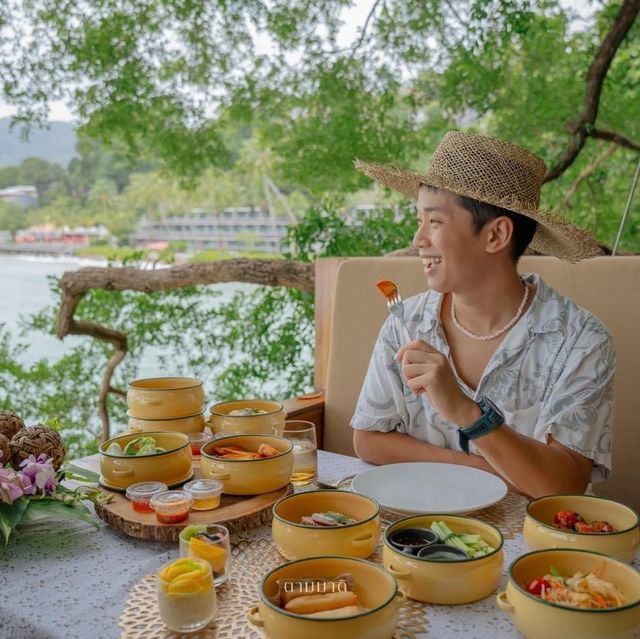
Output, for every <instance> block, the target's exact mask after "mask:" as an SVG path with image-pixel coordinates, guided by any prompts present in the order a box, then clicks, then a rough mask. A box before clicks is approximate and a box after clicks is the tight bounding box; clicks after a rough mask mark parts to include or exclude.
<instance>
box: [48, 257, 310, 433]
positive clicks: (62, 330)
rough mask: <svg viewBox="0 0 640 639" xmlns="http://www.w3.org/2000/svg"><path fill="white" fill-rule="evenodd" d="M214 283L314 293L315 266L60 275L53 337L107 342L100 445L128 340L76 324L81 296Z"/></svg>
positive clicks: (270, 263) (230, 265)
mask: <svg viewBox="0 0 640 639" xmlns="http://www.w3.org/2000/svg"><path fill="white" fill-rule="evenodd" d="M219 282H249V283H252V284H264V285H267V286H286V287H288V288H297V289H300V290H302V291H306V292H309V293H313V291H314V285H315V274H314V265H313V264H312V263H306V262H296V261H293V260H260V259H247V258H238V259H235V260H220V261H217V262H202V263H199V264H185V265H182V266H174V267H172V268H167V269H161V270H157V271H155V270H154V271H146V270H142V269H137V268H94V267H89V268H81V269H78V270H77V271H72V272H68V273H65V274H64V275H63V276H62V278H61V280H60V288H61V290H62V302H61V304H60V310H59V312H58V322H57V327H56V333H57V335H58V337H59V338H60V339H62V338H63V337H65V336H66V335H88V336H89V337H94V338H96V339H100V340H103V341H105V342H109V343H110V344H112V345H113V347H114V352H113V355H112V356H111V358H110V359H109V361H108V362H107V366H106V368H105V371H104V375H103V377H102V384H101V386H100V395H99V398H98V412H99V414H100V419H101V420H102V433H101V438H102V441H106V440H107V439H109V436H110V424H109V413H108V411H107V396H108V394H109V393H110V392H112V393H116V394H117V395H119V396H121V397H124V396H126V394H125V392H124V391H122V390H120V389H117V388H114V387H113V386H111V379H112V377H113V374H114V372H115V369H116V368H117V366H118V364H120V362H122V360H123V359H124V358H125V356H126V354H127V351H128V345H127V336H126V334H125V333H122V332H121V331H117V330H115V329H112V328H109V327H107V326H101V325H100V324H96V323H95V322H87V321H84V320H77V319H75V318H74V314H75V312H76V309H77V307H78V304H79V303H80V300H81V299H82V297H83V295H84V294H85V293H86V292H87V291H89V290H90V289H94V288H98V289H103V290H107V291H125V290H128V291H141V292H144V293H151V292H153V291H168V290H172V289H176V288H181V287H184V286H193V285H196V284H214V283H219Z"/></svg>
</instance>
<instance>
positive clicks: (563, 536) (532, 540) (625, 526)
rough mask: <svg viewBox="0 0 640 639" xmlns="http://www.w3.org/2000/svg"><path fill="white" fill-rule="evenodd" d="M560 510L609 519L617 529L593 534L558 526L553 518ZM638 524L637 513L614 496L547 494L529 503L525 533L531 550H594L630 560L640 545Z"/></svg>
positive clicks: (584, 516) (525, 520) (600, 519)
mask: <svg viewBox="0 0 640 639" xmlns="http://www.w3.org/2000/svg"><path fill="white" fill-rule="evenodd" d="M561 510H569V511H572V512H576V513H578V514H579V515H580V516H581V517H582V518H583V519H584V520H585V521H587V522H593V521H607V522H608V523H610V524H611V525H612V526H613V527H614V528H615V529H616V531H617V532H613V533H600V534H594V533H579V532H574V531H572V530H564V529H561V528H556V527H555V526H554V524H553V520H554V517H555V515H556V513H557V512H558V511H561ZM638 524H639V520H638V513H636V512H635V511H634V510H633V509H631V508H629V507H628V506H625V505H624V504H620V503H618V502H615V501H612V500H611V499H604V498H602V497H594V496H591V495H548V496H546V497H540V498H539V499H534V500H533V501H532V502H530V503H529V505H528V506H527V512H526V515H525V518H524V525H523V528H522V534H523V536H524V539H525V541H526V542H527V546H529V548H530V549H531V550H542V549H544V548H574V549H576V550H592V551H594V552H601V553H604V554H605V555H611V556H612V557H617V558H618V559H622V560H624V561H629V562H631V561H633V560H634V558H635V556H636V553H637V552H638V546H639V545H640V527H639V526H638Z"/></svg>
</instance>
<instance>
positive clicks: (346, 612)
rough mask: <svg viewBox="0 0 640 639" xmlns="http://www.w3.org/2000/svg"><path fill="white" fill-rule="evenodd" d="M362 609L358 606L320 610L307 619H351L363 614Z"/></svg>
mask: <svg viewBox="0 0 640 639" xmlns="http://www.w3.org/2000/svg"><path fill="white" fill-rule="evenodd" d="M364 611H365V609H364V608H360V606H344V607H343V608H334V609H333V610H321V611H320V612H312V613H310V614H308V615H307V617H315V618H316V619H339V618H340V617H353V615H359V614H360V613H361V612H364Z"/></svg>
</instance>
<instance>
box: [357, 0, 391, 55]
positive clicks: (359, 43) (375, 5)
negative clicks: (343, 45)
mask: <svg viewBox="0 0 640 639" xmlns="http://www.w3.org/2000/svg"><path fill="white" fill-rule="evenodd" d="M381 1H382V2H384V0H375V2H374V3H373V6H372V7H371V10H370V11H369V14H368V15H367V19H366V20H365V21H364V24H363V25H362V33H360V37H359V38H358V41H357V42H356V43H355V44H354V45H353V46H352V47H351V55H350V56H349V60H353V56H354V55H355V54H356V51H357V50H358V49H359V48H360V47H361V46H362V43H363V42H364V39H365V37H366V35H367V29H368V27H369V22H370V21H371V18H373V14H374V13H375V12H376V9H377V8H378V5H379V4H380V2H381Z"/></svg>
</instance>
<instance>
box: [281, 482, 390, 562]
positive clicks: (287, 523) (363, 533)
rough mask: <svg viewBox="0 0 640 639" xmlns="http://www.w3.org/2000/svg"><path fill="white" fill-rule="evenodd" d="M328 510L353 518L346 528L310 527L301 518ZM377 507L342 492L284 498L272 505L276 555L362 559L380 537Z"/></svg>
mask: <svg viewBox="0 0 640 639" xmlns="http://www.w3.org/2000/svg"><path fill="white" fill-rule="evenodd" d="M327 511H333V512H338V513H340V514H342V515H345V516H347V517H349V518H350V519H355V520H356V523H355V524H348V525H346V526H309V525H306V524H302V523H300V520H301V518H302V517H304V516H310V515H312V514H313V513H322V512H327ZM380 529H381V523H380V506H379V505H378V504H377V502H375V501H374V500H373V499H371V498H370V497H365V496H364V495H358V494H357V493H352V492H348V491H344V490H317V491H315V490H314V491H311V492H305V493H297V494H295V495H289V496H288V497H283V498H282V499H281V500H280V501H278V502H277V503H276V504H274V506H273V521H272V523H271V531H272V534H273V542H274V543H275V545H276V547H277V548H278V552H279V553H280V554H281V555H282V556H283V557H286V558H287V559H304V558H306V557H318V556H321V555H345V556H347V557H360V558H361V559H365V558H366V557H369V556H370V555H372V554H373V553H374V552H375V549H376V546H377V544H378V539H379V537H380Z"/></svg>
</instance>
